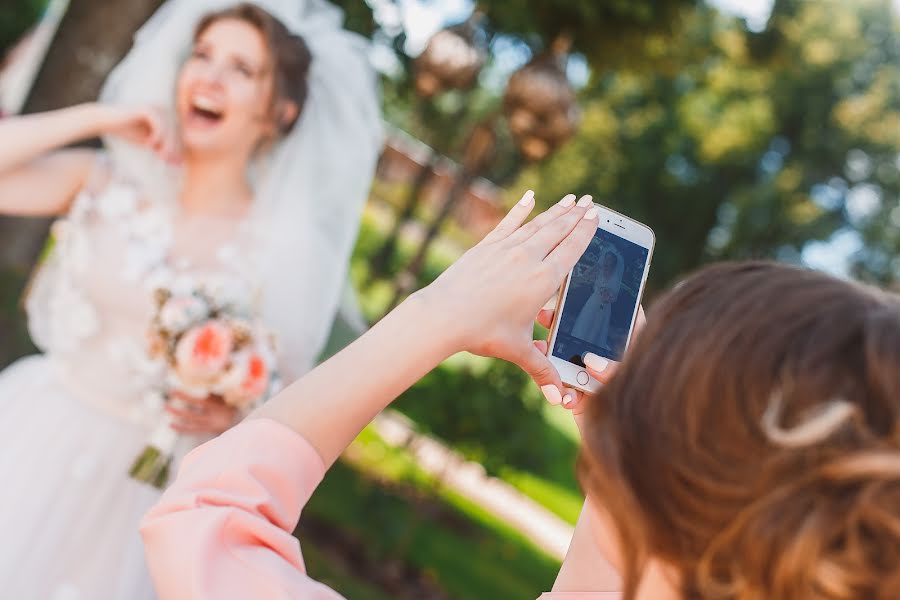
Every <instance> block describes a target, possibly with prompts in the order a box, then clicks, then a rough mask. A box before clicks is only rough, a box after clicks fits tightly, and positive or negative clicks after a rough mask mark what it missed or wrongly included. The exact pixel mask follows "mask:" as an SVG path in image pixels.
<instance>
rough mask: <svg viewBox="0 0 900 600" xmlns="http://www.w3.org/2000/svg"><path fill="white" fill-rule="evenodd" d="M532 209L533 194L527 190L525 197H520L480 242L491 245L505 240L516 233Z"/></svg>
mask: <svg viewBox="0 0 900 600" xmlns="http://www.w3.org/2000/svg"><path fill="white" fill-rule="evenodd" d="M533 208H534V192H533V191H532V190H528V191H527V192H525V195H524V196H522V199H521V200H519V201H518V202H516V205H515V206H513V207H512V208H511V209H510V211H509V212H508V213H506V216H505V217H503V220H501V221H500V223H498V224H497V226H496V227H494V229H493V231H491V232H490V233H489V234H487V235H486V236H484V239H483V240H482V242H486V243H492V242H498V241H500V240H502V239H506V238H507V237H508V236H509V235H510V234H511V233H513V232H514V231H516V230H517V229H518V228H519V227H520V226H521V225H522V223H524V222H525V219H527V218H528V215H530V214H531V210H532V209H533Z"/></svg>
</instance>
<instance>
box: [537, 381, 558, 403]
mask: <svg viewBox="0 0 900 600" xmlns="http://www.w3.org/2000/svg"><path fill="white" fill-rule="evenodd" d="M541 391H542V392H544V398H546V399H547V402H549V403H550V404H559V403H560V402H562V395H561V394H560V393H559V388H558V387H556V386H555V385H542V386H541Z"/></svg>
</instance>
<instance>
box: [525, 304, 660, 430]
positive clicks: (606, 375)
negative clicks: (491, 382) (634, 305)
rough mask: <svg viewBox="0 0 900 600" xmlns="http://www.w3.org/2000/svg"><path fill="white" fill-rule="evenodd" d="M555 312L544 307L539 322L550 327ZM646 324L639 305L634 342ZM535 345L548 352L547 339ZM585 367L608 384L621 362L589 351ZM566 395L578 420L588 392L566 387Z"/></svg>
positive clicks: (537, 341)
mask: <svg viewBox="0 0 900 600" xmlns="http://www.w3.org/2000/svg"><path fill="white" fill-rule="evenodd" d="M553 314H554V311H553V310H552V309H543V310H541V312H539V313H538V316H537V322H538V323H540V324H541V325H542V326H543V327H545V328H547V329H550V327H551V325H552V324H553ZM646 324H647V316H646V315H645V314H644V307H643V306H639V307H638V315H637V319H636V320H635V322H634V333H633V334H632V336H631V339H632V342H633V341H634V339H635V338H636V337H637V335H638V334H639V333H640V332H641V330H642V329H643V328H644V325H646ZM534 347H535V348H537V349H538V351H540V352H542V353H544V354H546V353H547V341H546V340H535V341H534ZM584 368H585V371H587V372H588V374H589V375H590V376H591V377H593V378H594V379H596V380H597V381H599V382H600V383H601V384H603V385H606V384H607V383H609V382H610V381H611V380H612V378H613V376H614V375H615V374H616V371H617V370H618V369H619V363H618V362H616V361H614V360H609V359H606V358H603V357H602V356H597V355H596V354H592V353H590V352H589V353H588V354H586V355H585V357H584ZM566 395H567V396H569V397H570V398H571V400H570V401H569V402H563V403H562V404H563V406H564V407H565V408H567V409H569V410H571V411H572V414H573V415H574V416H575V420H576V421H578V417H579V416H581V413H583V412H584V410H585V409H586V408H587V403H586V402H584V398H585V396H586V395H587V394H585V393H584V392H582V391H580V390H576V389H574V388H566Z"/></svg>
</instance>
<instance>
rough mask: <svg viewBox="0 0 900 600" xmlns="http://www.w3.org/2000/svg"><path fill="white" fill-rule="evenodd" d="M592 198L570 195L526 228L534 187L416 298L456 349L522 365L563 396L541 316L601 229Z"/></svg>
mask: <svg viewBox="0 0 900 600" xmlns="http://www.w3.org/2000/svg"><path fill="white" fill-rule="evenodd" d="M592 206H593V205H592V202H591V197H590V196H584V197H583V198H582V199H581V200H580V201H579V202H578V204H577V205H576V204H575V196H574V195H571V194H570V195H568V196H566V197H565V198H563V199H562V200H561V201H560V202H559V203H557V204H555V205H554V206H553V207H551V208H550V209H549V210H547V211H545V212H543V213H541V214H540V215H538V216H537V217H535V218H534V219H533V220H532V221H531V222H529V223H527V224H525V225H522V223H523V222H524V221H525V219H526V218H527V217H528V215H529V214H530V213H531V211H532V209H533V208H534V193H533V192H531V191H529V192H527V193H526V194H525V196H524V197H523V198H522V200H521V201H519V203H518V204H517V205H516V206H515V207H514V208H513V209H512V210H511V211H510V212H509V214H508V215H507V216H506V217H505V218H504V219H503V221H501V222H500V224H499V225H497V227H496V228H495V229H494V230H493V231H492V232H491V233H490V234H488V235H487V237H485V238H484V239H483V240H482V241H481V242H480V243H479V244H478V245H476V246H475V247H473V248H472V249H471V250H469V251H468V252H466V253H465V254H464V255H463V256H462V257H461V258H460V259H459V260H458V261H456V263H454V264H453V265H452V266H451V267H450V268H449V269H447V270H446V271H445V272H444V273H443V274H442V275H441V276H440V277H439V278H438V279H437V280H436V281H435V282H434V283H432V284H431V285H429V286H428V287H426V288H424V289H423V290H421V291H420V292H418V293H417V294H416V295H417V296H418V298H419V299H420V300H422V301H423V302H424V304H425V306H426V307H427V308H426V310H428V311H429V313H430V314H432V315H434V316H435V318H436V320H437V321H438V322H439V323H441V327H442V328H443V329H444V331H443V332H442V333H446V334H447V336H448V338H451V339H453V341H454V348H456V349H462V350H468V351H469V352H472V353H475V354H480V355H483V356H494V357H497V358H501V359H504V360H507V361H509V362H512V363H515V364H517V365H519V366H520V367H522V368H523V369H524V370H525V371H527V372H528V373H529V374H530V375H531V376H532V378H534V380H535V381H536V382H537V384H538V385H539V386H540V387H541V391H543V393H544V395H545V396H546V397H547V399H548V400H550V401H551V402H554V403H556V404H558V403H560V401H561V400H562V399H563V398H562V389H563V387H562V382H561V380H560V378H559V373H557V371H556V369H555V368H554V367H553V365H552V363H551V362H550V360H549V359H548V358H547V356H546V355H545V354H544V353H543V352H541V351H540V350H539V349H538V348H536V347H535V346H534V344H533V323H534V318H535V315H537V314H538V312H539V311H540V309H541V307H542V306H543V305H544V304H545V303H546V302H547V300H548V299H549V298H550V297H551V296H553V294H554V293H555V292H556V290H557V289H558V288H559V286H560V284H561V283H562V281H563V279H564V278H565V276H566V274H567V273H568V272H569V271H570V270H571V269H572V267H573V265H574V264H575V263H576V262H577V261H578V258H579V257H580V256H581V255H582V254H583V253H584V251H585V250H586V249H587V247H588V244H589V243H590V241H591V238H592V236H593V234H594V231H595V230H596V229H597V210H596V209H594V208H592Z"/></svg>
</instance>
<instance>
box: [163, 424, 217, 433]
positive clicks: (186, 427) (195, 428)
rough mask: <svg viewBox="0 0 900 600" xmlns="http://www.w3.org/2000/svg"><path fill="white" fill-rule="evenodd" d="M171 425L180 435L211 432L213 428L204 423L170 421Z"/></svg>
mask: <svg viewBox="0 0 900 600" xmlns="http://www.w3.org/2000/svg"><path fill="white" fill-rule="evenodd" d="M171 427H172V429H173V430H174V431H177V432H178V433H180V434H182V435H203V434H209V433H213V430H212V429H211V428H210V427H207V426H204V425H196V424H188V423H172V425H171Z"/></svg>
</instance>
